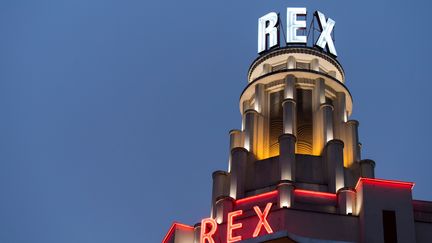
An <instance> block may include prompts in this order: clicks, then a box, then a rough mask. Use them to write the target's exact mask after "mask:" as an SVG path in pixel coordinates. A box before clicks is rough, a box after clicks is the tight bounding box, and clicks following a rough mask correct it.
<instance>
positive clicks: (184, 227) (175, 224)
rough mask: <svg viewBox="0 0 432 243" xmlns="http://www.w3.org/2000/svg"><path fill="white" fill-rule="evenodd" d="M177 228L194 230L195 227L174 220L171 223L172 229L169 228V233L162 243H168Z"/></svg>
mask: <svg viewBox="0 0 432 243" xmlns="http://www.w3.org/2000/svg"><path fill="white" fill-rule="evenodd" d="M176 228H178V229H181V230H193V229H194V228H193V227H192V226H189V225H185V224H181V223H177V222H174V223H173V224H172V225H171V227H170V229H169V230H168V233H167V234H166V235H165V237H164V238H163V240H162V243H166V242H167V241H168V239H169V238H170V237H171V235H172V234H173V233H174V231H175V229H176Z"/></svg>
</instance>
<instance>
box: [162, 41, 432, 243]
mask: <svg viewBox="0 0 432 243" xmlns="http://www.w3.org/2000/svg"><path fill="white" fill-rule="evenodd" d="M352 107H353V101H352V97H351V94H350V92H349V90H348V88H347V87H346V86H345V74H344V71H343V68H342V66H341V64H340V63H339V62H338V61H337V59H336V58H335V57H334V56H333V55H331V54H328V53H326V52H324V51H323V50H321V49H319V48H312V47H306V46H299V45H297V46H286V47H280V48H273V49H271V50H269V51H267V52H265V53H263V54H261V55H260V56H259V57H258V58H257V59H256V60H255V61H253V63H252V64H251V66H250V68H249V71H248V84H247V85H246V87H245V89H244V90H243V92H242V94H241V96H240V112H241V114H242V123H241V129H239V130H231V131H230V133H229V135H230V156H229V162H228V163H229V165H228V170H227V171H215V172H214V173H213V191H212V199H211V202H212V204H211V205H212V208H211V213H210V217H209V218H207V219H203V220H202V221H201V222H198V223H197V224H195V225H194V226H188V225H184V224H180V223H174V224H173V225H172V226H171V228H170V229H169V231H168V232H167V234H166V237H165V238H164V239H163V243H207V242H208V243H219V242H220V243H225V242H227V243H229V242H245V243H246V242H248V243H249V242H250V243H252V242H269V243H270V242H271V243H282V242H386V243H387V242H407V243H408V242H418V243H422V242H425V243H426V242H432V202H426V201H419V200H413V199H412V188H413V186H414V183H412V182H402V181H394V180H383V179H377V178H375V173H374V167H375V162H374V161H372V160H370V159H362V158H361V143H360V142H359V135H358V126H359V122H358V121H355V120H350V119H349V118H350V116H351V114H352Z"/></svg>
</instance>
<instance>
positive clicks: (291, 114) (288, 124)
mask: <svg viewBox="0 0 432 243" xmlns="http://www.w3.org/2000/svg"><path fill="white" fill-rule="evenodd" d="M295 83H296V78H295V77H294V76H293V75H288V76H287V77H286V78H285V87H284V101H283V102H282V109H283V132H284V133H285V134H293V135H296V122H297V119H296V113H297V112H296V101H295V94H296V89H295Z"/></svg>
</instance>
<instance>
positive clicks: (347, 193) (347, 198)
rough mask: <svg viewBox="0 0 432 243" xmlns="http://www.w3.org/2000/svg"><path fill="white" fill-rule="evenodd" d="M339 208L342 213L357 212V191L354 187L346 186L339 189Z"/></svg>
mask: <svg viewBox="0 0 432 243" xmlns="http://www.w3.org/2000/svg"><path fill="white" fill-rule="evenodd" d="M337 198H338V208H339V213H340V214H346V215H349V214H353V213H355V212H356V210H355V207H356V191H355V189H353V188H348V187H344V188H341V189H339V190H338V191H337Z"/></svg>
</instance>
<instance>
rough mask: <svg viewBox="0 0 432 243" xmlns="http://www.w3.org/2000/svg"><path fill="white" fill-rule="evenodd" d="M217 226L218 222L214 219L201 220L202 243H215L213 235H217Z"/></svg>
mask: <svg viewBox="0 0 432 243" xmlns="http://www.w3.org/2000/svg"><path fill="white" fill-rule="evenodd" d="M207 226H209V228H210V231H209V232H206V231H207ZM216 230H217V224H216V221H215V220H214V219H212V218H207V219H203V220H201V235H200V243H205V242H206V241H207V242H208V243H215V242H214V240H213V235H214V233H216Z"/></svg>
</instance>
